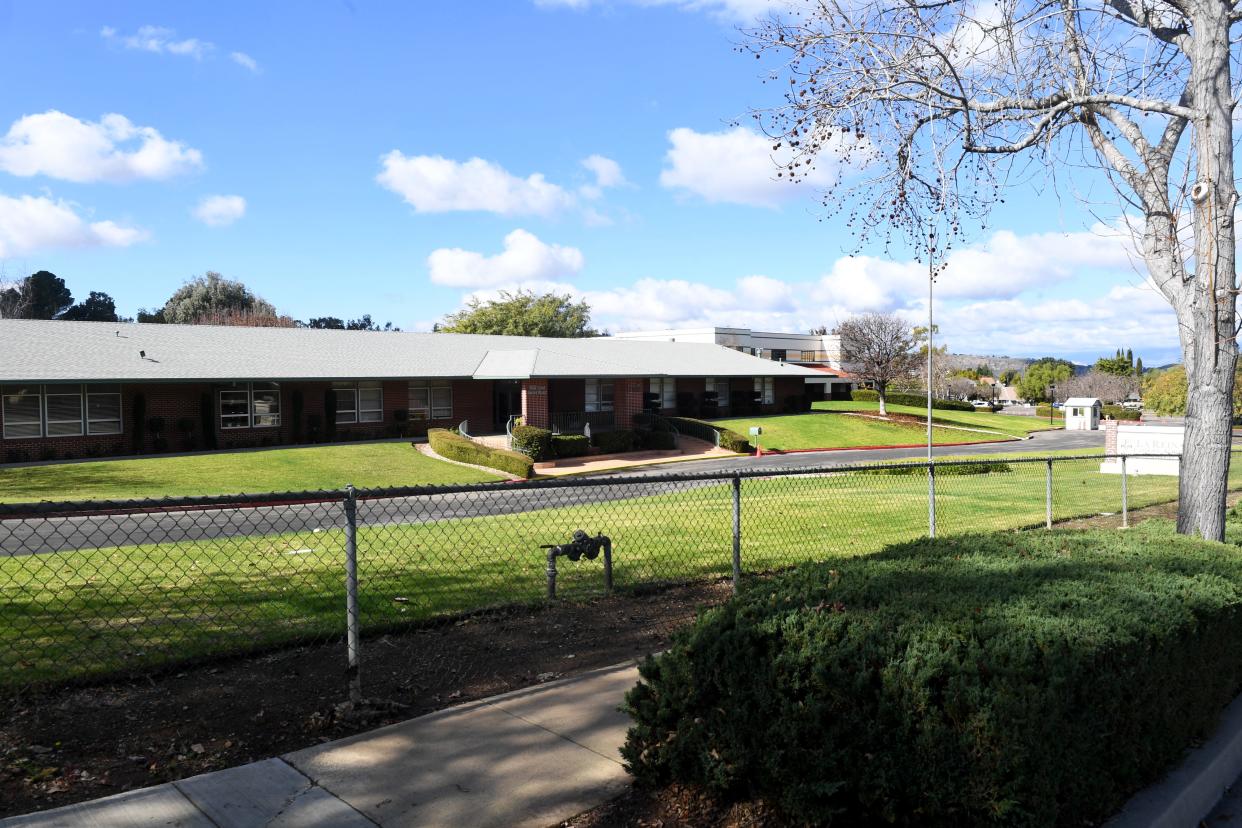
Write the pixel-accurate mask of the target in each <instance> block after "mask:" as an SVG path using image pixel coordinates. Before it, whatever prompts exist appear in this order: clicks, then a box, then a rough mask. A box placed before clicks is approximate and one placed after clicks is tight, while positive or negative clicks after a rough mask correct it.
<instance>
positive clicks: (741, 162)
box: [660, 126, 867, 207]
mask: <svg viewBox="0 0 1242 828" xmlns="http://www.w3.org/2000/svg"><path fill="white" fill-rule="evenodd" d="M668 139H669V144H670V147H669V151H668V154H667V155H666V156H665V160H666V162H667V164H668V166H666V167H665V168H664V169H663V170H662V171H661V172H660V183H661V184H662V185H664V186H665V187H668V188H670V189H676V190H684V191H687V192H691V193H694V194H696V195H698V196H701V197H702V198H703V199H705V200H706V201H709V202H714V203H728V204H747V205H751V206H755V207H777V206H779V205H780V204H781V203H782V202H785V201H788V200H790V199H793V198H797V197H799V196H813V195H816V194H817V193H818V192H819V191H820V190H822V189H823V188H825V187H828V186H830V185H831V184H833V183H834V182H836V180H837V179H838V177H839V176H840V175H841V174H842V171H843V168H845V167H855V166H862V165H863V164H864V163H865V161H866V153H867V149H866V147H865V146H862V145H856V146H854V147H853V148H852V149H851V151H850V153H846V152H843V150H844V148H845V145H844V144H841V143H833V145H832V146H830V147H828V148H827V149H825V150H824V151H823V152H821V153H820V154H819V157H818V158H817V159H816V161H815V164H814V166H813V167H811V168H810V169H809V170H805V171H804V174H803V175H800V176H799V177H798V179H797V180H796V181H795V180H793V179H791V178H790V177H789V173H788V172H783V171H782V170H781V165H783V164H787V163H789V162H790V161H791V160H792V155H791V153H790V150H789V147H788V144H787V143H784V142H782V143H781V145H780V148H779V149H774V146H775V145H776V142H775V141H773V140H772V139H770V138H765V137H764V136H762V135H759V134H758V133H756V132H753V131H751V130H749V129H747V128H746V127H741V126H738V127H733V128H732V129H727V130H724V131H723V132H696V131H694V130H693V129H689V128H687V127H678V128H677V129H674V130H672V131H671V132H669V134H668ZM800 171H801V170H800Z"/></svg>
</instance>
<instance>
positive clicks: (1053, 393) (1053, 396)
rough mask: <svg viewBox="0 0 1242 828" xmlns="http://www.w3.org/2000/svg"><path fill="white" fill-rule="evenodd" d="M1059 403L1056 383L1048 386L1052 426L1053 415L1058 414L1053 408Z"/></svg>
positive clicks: (1049, 418) (1049, 414) (1049, 421)
mask: <svg viewBox="0 0 1242 828" xmlns="http://www.w3.org/2000/svg"><path fill="white" fill-rule="evenodd" d="M1056 402H1057V386H1056V384H1055V383H1053V384H1051V385H1049V386H1048V425H1052V415H1053V414H1055V413H1056V409H1055V408H1053V406H1054V405H1056Z"/></svg>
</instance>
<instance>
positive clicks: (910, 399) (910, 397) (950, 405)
mask: <svg viewBox="0 0 1242 828" xmlns="http://www.w3.org/2000/svg"><path fill="white" fill-rule="evenodd" d="M850 399H851V400H854V401H855V402H879V401H880V392H878V391H872V390H871V389H869V388H860V389H858V390H857V391H851V392H850ZM884 402H886V403H889V404H891V405H913V406H922V407H924V408H926V407H927V397H924V396H920V395H919V394H898V393H893V392H890V393H888V394H885V395H884ZM932 408H938V409H940V410H941V411H974V410H975V407H974V406H973V405H971V404H970V403H968V402H962V401H961V400H942V399H938V398H936V397H932Z"/></svg>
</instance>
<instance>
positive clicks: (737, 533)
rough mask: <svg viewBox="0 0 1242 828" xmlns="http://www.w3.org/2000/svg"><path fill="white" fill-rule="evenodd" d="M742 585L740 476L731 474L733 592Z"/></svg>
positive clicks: (735, 592)
mask: <svg viewBox="0 0 1242 828" xmlns="http://www.w3.org/2000/svg"><path fill="white" fill-rule="evenodd" d="M741 585H742V477H741V475H738V474H735V475H733V594H734V595H736V594H737V590H738V588H739V587H740V586H741Z"/></svg>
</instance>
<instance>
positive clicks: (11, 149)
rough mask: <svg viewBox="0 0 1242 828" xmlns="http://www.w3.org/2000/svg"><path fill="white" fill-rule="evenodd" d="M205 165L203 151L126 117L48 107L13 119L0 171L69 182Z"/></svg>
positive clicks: (2, 144)
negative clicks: (82, 115)
mask: <svg viewBox="0 0 1242 828" xmlns="http://www.w3.org/2000/svg"><path fill="white" fill-rule="evenodd" d="M202 166H203V156H202V153H200V152H199V151H198V150H196V149H193V148H192V147H187V146H186V145H185V144H183V143H181V142H180V141H170V140H168V139H166V138H164V136H162V135H161V134H160V133H159V131H158V130H156V129H155V128H153V127H144V126H137V125H136V124H134V123H132V122H131V121H130V120H129V119H128V118H126V117H125V116H123V115H117V114H109V115H104V116H103V117H102V118H100V119H99V120H98V121H81V120H78V119H77V118H74V117H73V116H72V115H66V114H65V113H63V112H58V111H56V110H54V109H53V110H48V111H47V112H43V113H40V114H37V115H25V116H23V117H21V118H19V119H18V120H16V121H14V122H13V125H12V126H10V127H9V131H8V133H7V134H6V135H5V136H4V138H3V139H0V170H3V171H4V172H7V173H11V174H13V175H19V176H32V175H46V176H49V177H51V178H60V179H64V180H66V181H77V182H87V181H131V180H134V179H142V178H148V179H150V178H154V179H162V178H171V177H173V176H176V175H181V174H183V173H188V172H192V171H194V170H197V169H200V168H201V167H202Z"/></svg>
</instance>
